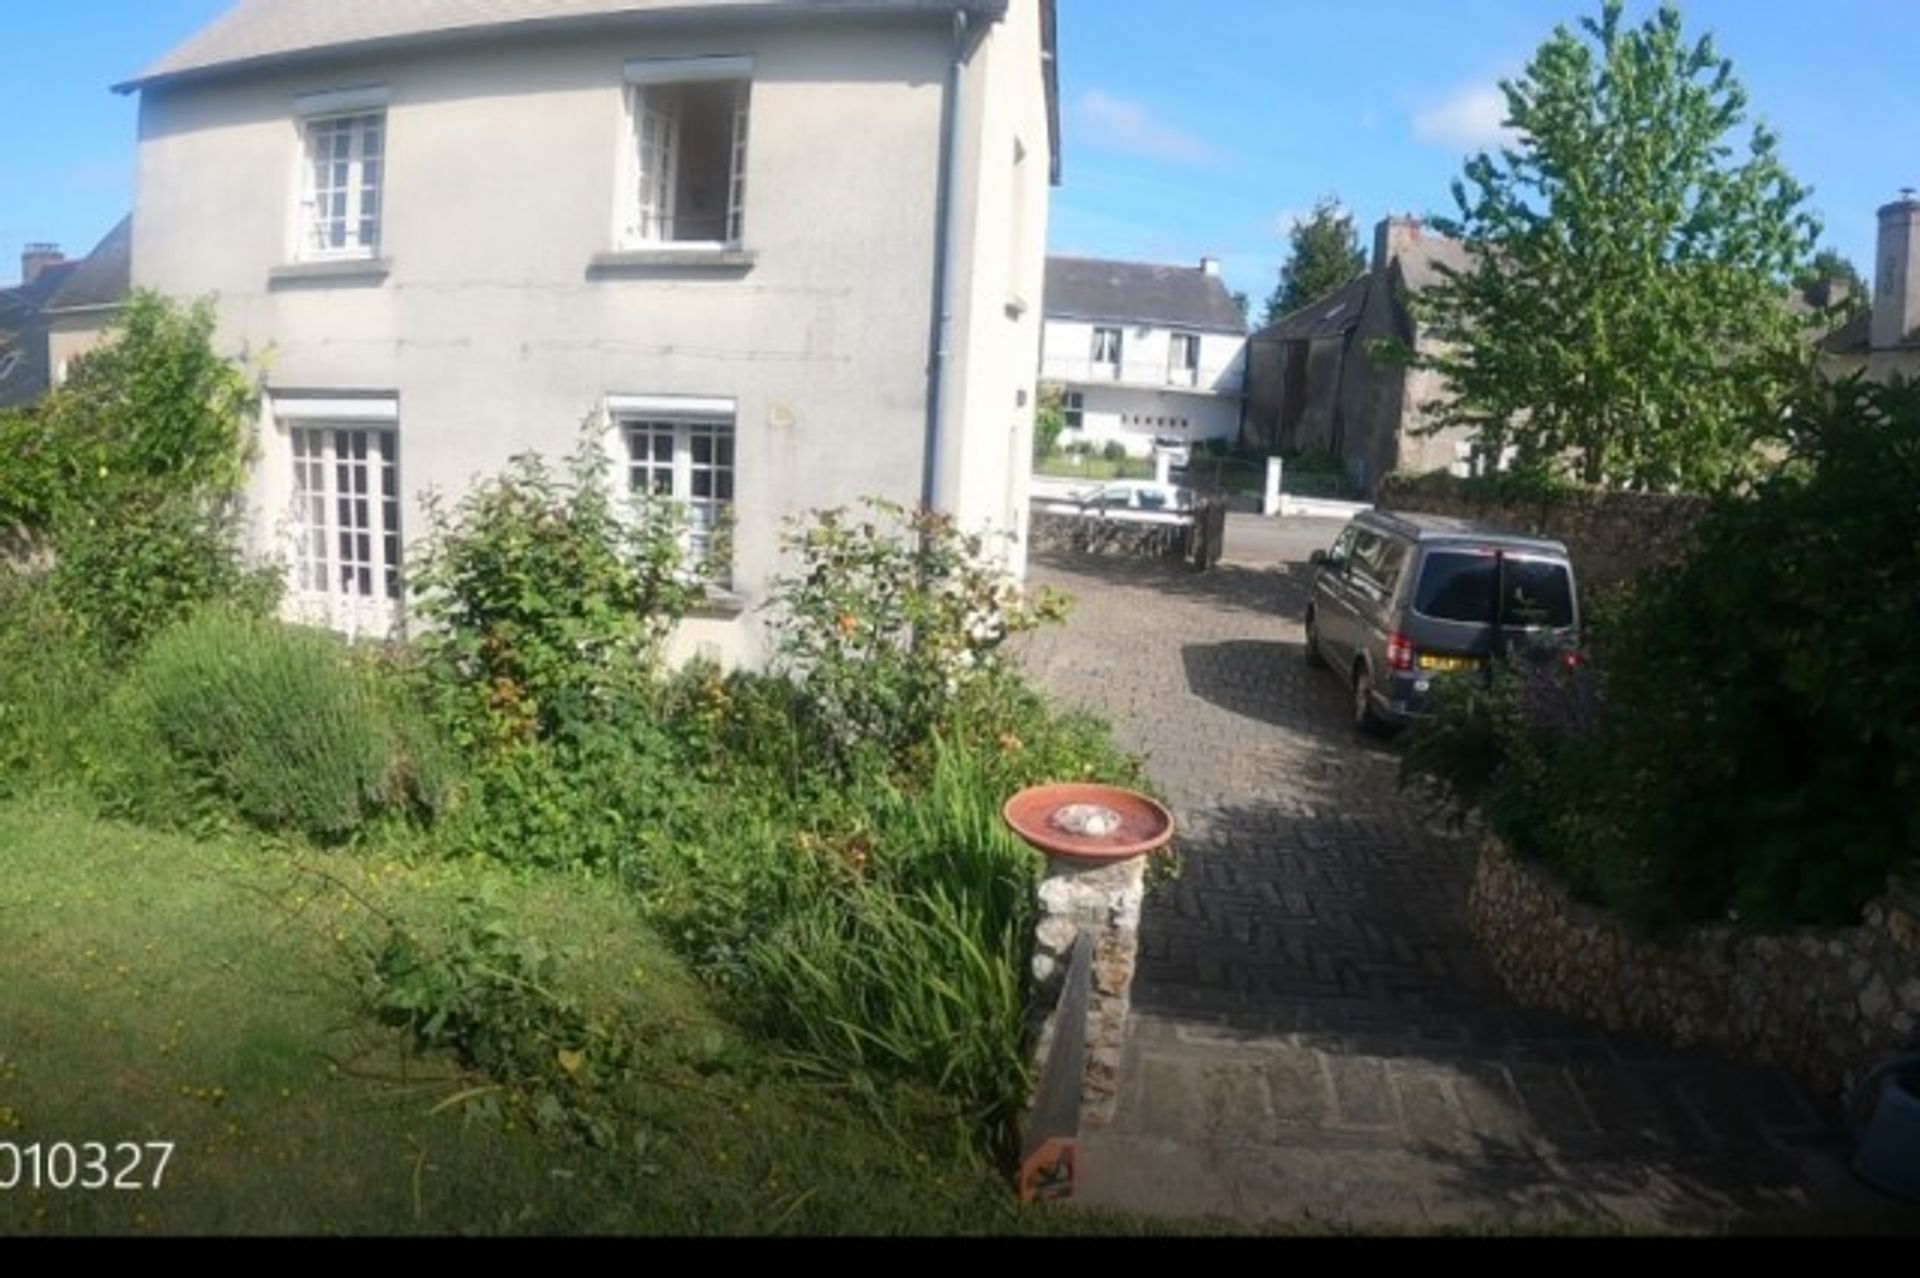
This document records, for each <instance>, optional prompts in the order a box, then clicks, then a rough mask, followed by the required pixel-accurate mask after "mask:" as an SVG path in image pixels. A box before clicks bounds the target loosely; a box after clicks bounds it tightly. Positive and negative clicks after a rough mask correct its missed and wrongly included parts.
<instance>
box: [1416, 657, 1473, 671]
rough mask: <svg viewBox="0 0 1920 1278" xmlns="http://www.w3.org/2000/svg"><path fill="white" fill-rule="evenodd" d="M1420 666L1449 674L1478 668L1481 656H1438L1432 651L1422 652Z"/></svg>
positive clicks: (1423, 668)
mask: <svg viewBox="0 0 1920 1278" xmlns="http://www.w3.org/2000/svg"><path fill="white" fill-rule="evenodd" d="M1420 668H1421V669H1422V670H1431V671H1434V672H1435V673H1438V674H1447V673H1451V672H1453V671H1457V670H1478V669H1479V668H1480V658H1478V657H1436V656H1434V655H1433V654H1432V653H1422V654H1421V656H1420Z"/></svg>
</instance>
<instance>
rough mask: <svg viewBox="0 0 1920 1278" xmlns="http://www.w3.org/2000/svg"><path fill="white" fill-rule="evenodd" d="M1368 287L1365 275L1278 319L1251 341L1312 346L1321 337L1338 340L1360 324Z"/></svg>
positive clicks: (1369, 278)
mask: <svg viewBox="0 0 1920 1278" xmlns="http://www.w3.org/2000/svg"><path fill="white" fill-rule="evenodd" d="M1372 287H1373V274H1372V273H1371V272H1368V273H1367V274H1365V275H1362V276H1359V277H1358V278H1356V279H1355V280H1353V281H1352V282H1351V283H1349V284H1344V285H1342V286H1341V287H1339V288H1337V289H1335V290H1334V291H1333V292H1331V293H1328V294H1326V295H1325V296H1323V297H1318V298H1315V299H1314V300H1313V301H1311V302H1308V303H1307V304H1306V305H1305V306H1303V307H1301V308H1300V309H1299V310H1297V311H1294V312H1293V313H1292V314H1290V315H1283V316H1281V317H1280V318H1279V319H1277V320H1275V321H1274V322H1273V323H1271V324H1269V325H1267V326H1266V327H1265V328H1263V329H1261V330H1260V332H1259V333H1258V334H1256V335H1255V340H1257V341H1262V342H1314V341H1318V340H1320V339H1321V338H1323V337H1338V336H1340V335H1341V334H1342V333H1345V332H1347V331H1348V330H1350V329H1352V328H1353V326H1354V325H1355V324H1358V323H1359V322H1360V312H1361V311H1363V310H1365V309H1366V305H1367V290H1368V289H1370V288H1372Z"/></svg>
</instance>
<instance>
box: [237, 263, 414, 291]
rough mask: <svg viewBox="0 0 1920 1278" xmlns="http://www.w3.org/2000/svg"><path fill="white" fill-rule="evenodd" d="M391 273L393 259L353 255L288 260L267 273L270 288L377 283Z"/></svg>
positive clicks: (381, 281)
mask: <svg viewBox="0 0 1920 1278" xmlns="http://www.w3.org/2000/svg"><path fill="white" fill-rule="evenodd" d="M392 273H393V259H392V258H386V257H357V258H349V259H344V260H342V261H338V262H289V263H287V264H286V265H284V266H276V267H274V268H272V269H271V270H269V271H268V272H267V284H268V286H269V287H272V288H298V287H300V286H301V285H306V284H311V285H329V284H332V285H342V284H344V285H354V284H368V285H373V284H381V283H384V282H385V281H386V278H387V276H389V275H391V274H392Z"/></svg>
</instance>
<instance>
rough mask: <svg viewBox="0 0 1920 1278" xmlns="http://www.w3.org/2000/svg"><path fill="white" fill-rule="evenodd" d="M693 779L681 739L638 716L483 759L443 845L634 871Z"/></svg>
mask: <svg viewBox="0 0 1920 1278" xmlns="http://www.w3.org/2000/svg"><path fill="white" fill-rule="evenodd" d="M692 784H693V780H692V778H691V777H690V776H689V775H688V774H687V771H686V769H685V766H684V764H683V761H682V754H681V750H680V747H679V745H678V743H677V742H675V741H674V740H673V739H672V738H671V737H670V736H668V735H667V734H666V733H665V732H664V731H662V730H660V729H659V728H657V727H656V726H655V725H654V724H653V722H652V721H651V720H650V719H649V718H646V717H644V716H643V715H636V716H635V717H633V718H631V719H630V720H628V721H627V722H625V723H623V724H619V725H603V726H599V727H594V728H591V729H586V730H583V731H582V732H581V733H578V734H576V735H575V736H574V737H573V738H571V739H569V740H567V741H565V742H560V743H552V742H544V741H534V742H529V743H526V744H524V745H520V746H516V747H513V748H511V749H508V750H504V751H500V752H497V753H495V754H492V755H489V756H487V757H485V758H483V759H481V760H479V761H477V762H476V763H475V764H474V765H473V766H472V768H471V770H470V771H469V773H468V776H467V789H466V802H465V803H464V805H463V806H462V810H461V812H460V814H459V816H458V817H457V818H456V819H455V820H454V821H453V822H452V823H451V825H450V827H449V829H448V830H447V831H446V832H445V834H444V838H443V842H445V843H446V844H447V845H448V846H449V847H452V848H455V849H457V850H459V851H462V852H469V853H477V854H480V855H484V856H489V857H492V858H493V859H495V860H499V861H502V862H506V863H508V864H513V865H528V866H539V867H542V868H546V869H564V870H584V871H611V872H614V873H617V874H621V875H623V876H631V875H632V874H634V873H635V872H636V865H637V863H638V862H639V861H640V860H641V859H643V858H644V857H645V856H646V855H647V853H648V850H649V849H650V848H651V847H653V846H654V845H655V844H656V843H657V842H658V840H659V838H660V833H661V831H662V830H663V829H664V827H665V823H666V821H667V819H668V817H669V816H670V815H671V814H672V813H673V812H674V810H675V809H676V807H677V806H678V805H679V804H681V803H682V802H684V801H687V800H688V799H689V798H690V796H691V793H692Z"/></svg>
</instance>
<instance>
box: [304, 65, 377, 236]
mask: <svg viewBox="0 0 1920 1278" xmlns="http://www.w3.org/2000/svg"><path fill="white" fill-rule="evenodd" d="M298 115H299V116H300V134H301V141H302V145H303V147H304V151H305V155H304V161H305V162H304V163H303V165H302V166H301V175H302V191H301V203H300V221H299V226H298V228H297V229H298V234H299V252H298V257H299V258H300V260H302V261H309V262H325V261H336V260H340V259H351V258H372V257H378V256H380V243H381V234H380V231H381V214H382V209H383V204H384V197H385V191H386V176H387V111H386V91H385V90H382V89H360V90H350V91H347V92H343V93H322V94H315V95H314V96H312V97H310V98H302V99H300V102H299V104H298Z"/></svg>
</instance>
